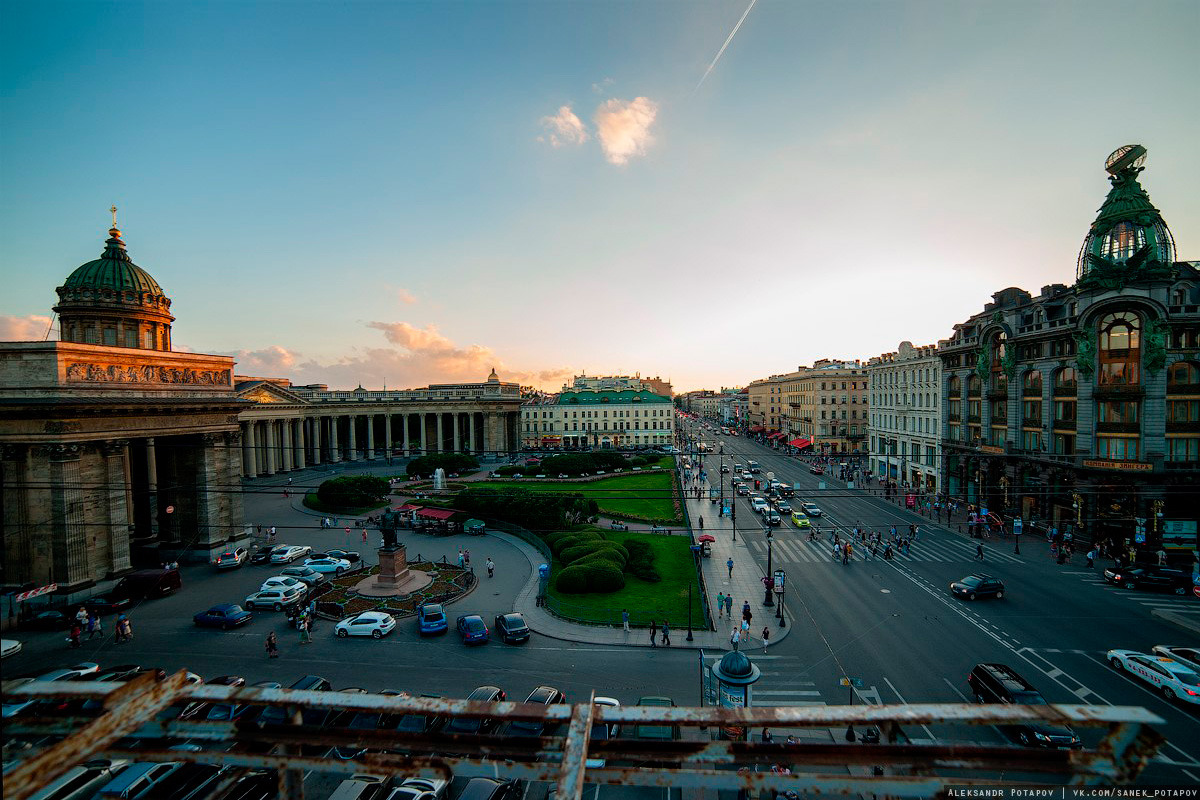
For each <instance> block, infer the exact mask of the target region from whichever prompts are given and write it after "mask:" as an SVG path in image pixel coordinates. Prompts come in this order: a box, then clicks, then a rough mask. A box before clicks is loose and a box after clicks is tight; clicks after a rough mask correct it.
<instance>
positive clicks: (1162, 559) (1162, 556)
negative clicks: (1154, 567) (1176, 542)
mask: <svg viewBox="0 0 1200 800" xmlns="http://www.w3.org/2000/svg"><path fill="white" fill-rule="evenodd" d="M1166 563H1167V551H1166V550H1163V549H1161V548H1160V549H1159V551H1158V565H1159V566H1160V567H1162V566H1165V565H1166Z"/></svg>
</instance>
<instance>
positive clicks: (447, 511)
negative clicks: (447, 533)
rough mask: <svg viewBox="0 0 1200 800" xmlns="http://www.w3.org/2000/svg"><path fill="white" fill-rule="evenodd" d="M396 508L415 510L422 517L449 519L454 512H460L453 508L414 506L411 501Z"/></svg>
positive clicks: (399, 509) (398, 509)
mask: <svg viewBox="0 0 1200 800" xmlns="http://www.w3.org/2000/svg"><path fill="white" fill-rule="evenodd" d="M396 510H397V511H412V512H415V513H416V515H417V516H418V517H421V518H422V519H450V518H451V517H453V516H454V515H455V514H461V513H462V512H461V511H456V510H455V509H453V508H425V507H424V506H414V505H412V504H411V503H405V504H404V505H402V506H400V507H399V508H397V509H396Z"/></svg>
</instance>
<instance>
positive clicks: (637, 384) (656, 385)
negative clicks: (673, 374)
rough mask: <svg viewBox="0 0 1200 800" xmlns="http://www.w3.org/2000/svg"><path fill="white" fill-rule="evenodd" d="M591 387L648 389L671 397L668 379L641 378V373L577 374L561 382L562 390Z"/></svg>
mask: <svg viewBox="0 0 1200 800" xmlns="http://www.w3.org/2000/svg"><path fill="white" fill-rule="evenodd" d="M585 389H591V390H594V391H601V390H605V389H608V390H613V391H624V390H627V389H628V390H632V391H643V390H644V391H648V392H650V393H652V394H658V395H662V396H663V397H672V396H673V395H672V392H671V383H670V381H664V380H663V379H662V378H659V377H653V378H643V377H642V376H641V374H640V373H639V374H636V375H633V376H630V375H609V376H605V377H597V376H592V375H577V376H575V377H574V378H573V379H572V380H571V384H570V385H569V386H568V385H567V384H563V388H562V390H563V391H564V392H566V391H571V390H575V391H581V390H585Z"/></svg>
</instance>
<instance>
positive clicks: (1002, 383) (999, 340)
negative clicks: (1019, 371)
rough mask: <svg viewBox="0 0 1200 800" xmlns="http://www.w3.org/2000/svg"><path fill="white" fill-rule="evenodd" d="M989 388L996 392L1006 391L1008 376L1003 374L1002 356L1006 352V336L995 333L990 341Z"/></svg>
mask: <svg viewBox="0 0 1200 800" xmlns="http://www.w3.org/2000/svg"><path fill="white" fill-rule="evenodd" d="M991 350H992V363H991V374H992V380H991V387H992V389H994V390H996V391H997V392H1007V391H1008V375H1006V374H1005V373H1004V356H1005V354H1006V353H1007V352H1008V336H1007V335H1005V334H1004V333H1003V332H1001V333H997V334H996V335H995V337H994V338H993V339H992V348H991Z"/></svg>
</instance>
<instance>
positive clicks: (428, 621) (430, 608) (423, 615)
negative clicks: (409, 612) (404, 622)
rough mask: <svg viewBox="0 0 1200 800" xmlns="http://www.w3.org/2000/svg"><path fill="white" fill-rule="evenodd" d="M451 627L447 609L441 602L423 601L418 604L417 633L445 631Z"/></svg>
mask: <svg viewBox="0 0 1200 800" xmlns="http://www.w3.org/2000/svg"><path fill="white" fill-rule="evenodd" d="M449 629H450V624H449V623H448V622H447V621H446V610H445V609H444V608H442V604H441V603H422V604H421V605H419V606H417V633H419V634H420V635H421V636H425V635H426V634H430V633H445V632H446V631H448V630H449Z"/></svg>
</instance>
